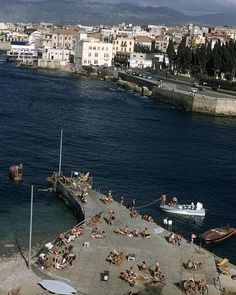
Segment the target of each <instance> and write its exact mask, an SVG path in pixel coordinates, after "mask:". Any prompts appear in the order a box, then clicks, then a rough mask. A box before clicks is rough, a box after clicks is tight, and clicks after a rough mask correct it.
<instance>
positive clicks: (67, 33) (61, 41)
mask: <svg viewBox="0 0 236 295" xmlns="http://www.w3.org/2000/svg"><path fill="white" fill-rule="evenodd" d="M78 34H79V32H78V30H75V29H58V28H57V29H55V31H54V32H53V34H52V46H53V48H59V49H71V50H74V48H75V39H76V37H77V36H78Z"/></svg>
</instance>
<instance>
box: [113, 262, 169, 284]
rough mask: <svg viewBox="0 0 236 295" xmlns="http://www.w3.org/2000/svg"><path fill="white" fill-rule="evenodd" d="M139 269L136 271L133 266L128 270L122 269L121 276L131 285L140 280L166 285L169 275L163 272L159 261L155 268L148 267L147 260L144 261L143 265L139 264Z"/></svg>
mask: <svg viewBox="0 0 236 295" xmlns="http://www.w3.org/2000/svg"><path fill="white" fill-rule="evenodd" d="M137 267H138V271H139V272H135V271H134V267H133V266H131V267H130V268H129V269H127V270H126V271H122V272H120V274H119V276H118V277H119V278H120V279H122V280H124V281H126V282H127V283H128V284H129V285H130V286H135V285H136V284H137V282H138V281H142V282H145V283H146V284H150V285H153V284H160V285H162V286H164V285H166V280H167V277H166V276H165V275H163V274H162V272H161V268H160V265H159V263H158V262H157V263H156V265H155V268H154V269H152V268H151V267H148V265H147V262H146V261H143V262H142V264H141V265H137Z"/></svg>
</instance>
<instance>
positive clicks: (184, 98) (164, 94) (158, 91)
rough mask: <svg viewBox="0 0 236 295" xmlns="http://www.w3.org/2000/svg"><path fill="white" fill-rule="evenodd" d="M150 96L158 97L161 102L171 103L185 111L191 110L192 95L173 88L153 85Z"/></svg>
mask: <svg viewBox="0 0 236 295" xmlns="http://www.w3.org/2000/svg"><path fill="white" fill-rule="evenodd" d="M152 98H155V99H158V100H160V101H161V102H165V103H168V104H171V105H173V106H175V107H177V108H181V109H183V110H185V111H192V109H193V103H194V97H193V96H189V95H187V94H183V93H179V92H176V91H173V90H168V89H163V88H158V87H156V86H155V87H154V88H153V90H152Z"/></svg>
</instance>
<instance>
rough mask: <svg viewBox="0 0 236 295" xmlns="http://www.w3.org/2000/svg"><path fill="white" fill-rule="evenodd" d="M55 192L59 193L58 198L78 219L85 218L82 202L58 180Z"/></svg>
mask: <svg viewBox="0 0 236 295" xmlns="http://www.w3.org/2000/svg"><path fill="white" fill-rule="evenodd" d="M56 192H57V193H58V194H59V196H60V198H61V199H62V200H63V201H64V202H65V204H66V205H67V206H68V207H70V208H72V209H73V211H74V213H75V214H76V216H77V217H78V219H79V221H83V220H85V210H84V205H83V203H82V202H81V201H80V199H79V198H78V197H76V196H75V195H74V194H73V192H72V191H70V190H69V189H68V187H67V186H66V185H65V184H64V183H62V182H61V181H60V180H57V181H56Z"/></svg>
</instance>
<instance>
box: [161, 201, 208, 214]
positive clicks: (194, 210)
mask: <svg viewBox="0 0 236 295" xmlns="http://www.w3.org/2000/svg"><path fill="white" fill-rule="evenodd" d="M160 208H161V210H163V211H165V212H167V213H173V214H179V215H191V216H205V214H206V210H205V209H204V208H203V204H202V203H200V202H197V204H196V205H194V204H193V203H191V204H190V205H179V204H175V205H173V206H169V205H165V204H162V205H160Z"/></svg>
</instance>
